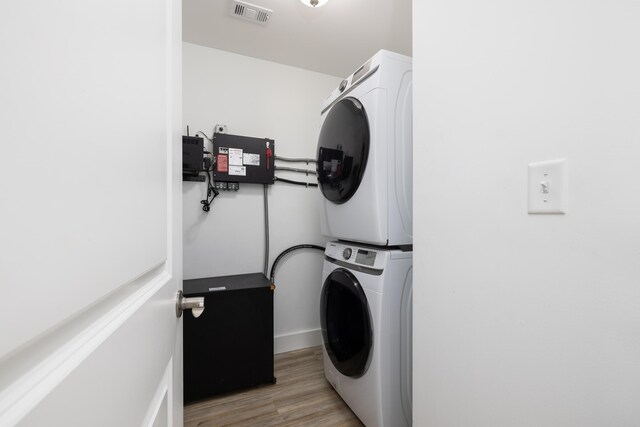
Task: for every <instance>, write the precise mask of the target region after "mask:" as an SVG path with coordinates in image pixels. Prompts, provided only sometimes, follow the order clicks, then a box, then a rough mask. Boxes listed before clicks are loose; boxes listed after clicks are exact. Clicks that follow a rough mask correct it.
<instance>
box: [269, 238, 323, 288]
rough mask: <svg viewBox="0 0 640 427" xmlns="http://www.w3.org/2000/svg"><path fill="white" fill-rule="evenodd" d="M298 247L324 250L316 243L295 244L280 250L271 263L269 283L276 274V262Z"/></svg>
mask: <svg viewBox="0 0 640 427" xmlns="http://www.w3.org/2000/svg"><path fill="white" fill-rule="evenodd" d="M298 249H317V250H319V251H322V252H324V247H322V246H318V245H310V244H304V245H295V246H291V247H290V248H288V249H285V250H284V251H282V253H280V255H278V257H277V258H276V260H275V261H273V265H271V275H270V276H269V280H270V281H271V283H273V280H274V278H275V276H276V266H277V265H278V263H279V262H280V260H281V259H282V257H284V256H285V255H287V254H288V253H289V252H293V251H295V250H298Z"/></svg>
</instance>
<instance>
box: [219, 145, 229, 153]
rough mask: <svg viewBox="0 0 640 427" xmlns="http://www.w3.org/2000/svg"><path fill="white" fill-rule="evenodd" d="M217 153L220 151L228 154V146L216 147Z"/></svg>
mask: <svg viewBox="0 0 640 427" xmlns="http://www.w3.org/2000/svg"><path fill="white" fill-rule="evenodd" d="M218 153H220V154H229V148H228V147H218Z"/></svg>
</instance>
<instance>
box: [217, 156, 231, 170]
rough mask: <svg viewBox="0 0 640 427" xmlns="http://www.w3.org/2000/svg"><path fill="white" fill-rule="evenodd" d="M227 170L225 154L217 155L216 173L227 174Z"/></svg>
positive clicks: (227, 164)
mask: <svg viewBox="0 0 640 427" xmlns="http://www.w3.org/2000/svg"><path fill="white" fill-rule="evenodd" d="M228 170H229V162H228V161H227V155H226V154H218V155H217V156H216V171H217V172H219V173H227V171H228Z"/></svg>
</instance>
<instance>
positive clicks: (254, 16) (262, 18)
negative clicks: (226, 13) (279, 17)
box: [230, 0, 273, 25]
mask: <svg viewBox="0 0 640 427" xmlns="http://www.w3.org/2000/svg"><path fill="white" fill-rule="evenodd" d="M230 1H231V9H230V14H231V16H234V17H236V18H240V19H244V20H245V21H249V22H253V23H255V24H261V25H266V24H267V23H268V22H269V20H270V19H271V15H272V14H273V10H270V9H266V8H264V7H260V6H256V5H254V4H251V3H246V2H244V1H241V0H230Z"/></svg>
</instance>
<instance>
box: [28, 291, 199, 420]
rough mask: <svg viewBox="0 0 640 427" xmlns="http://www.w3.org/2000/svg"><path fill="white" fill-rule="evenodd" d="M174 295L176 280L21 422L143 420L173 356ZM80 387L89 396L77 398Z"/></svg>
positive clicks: (87, 358)
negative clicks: (168, 314)
mask: <svg viewBox="0 0 640 427" xmlns="http://www.w3.org/2000/svg"><path fill="white" fill-rule="evenodd" d="M174 296H175V294H174V291H173V289H172V286H167V285H164V286H161V287H160V289H157V290H156V292H155V293H154V294H153V295H152V296H151V298H150V299H149V300H148V301H147V302H146V303H144V304H142V306H141V307H140V308H139V309H136V310H134V311H132V314H131V316H130V317H129V318H127V319H126V320H125V321H124V322H123V323H122V324H121V326H120V327H118V328H117V329H115V330H114V331H113V332H112V333H111V334H110V335H109V336H108V337H107V338H106V339H104V341H102V342H101V343H100V345H99V346H98V347H97V348H95V349H94V350H93V351H91V352H90V353H89V354H88V356H87V357H86V359H84V360H83V361H82V362H81V363H79V364H78V365H77V366H75V367H74V368H73V369H72V370H70V372H69V373H68V375H66V376H65V377H64V379H63V380H62V381H61V382H60V383H59V384H58V385H57V386H56V387H55V388H54V389H53V390H51V391H50V392H49V393H48V394H47V395H46V396H45V397H44V399H43V400H42V401H41V402H40V403H39V404H38V405H37V406H35V408H34V409H32V410H31V411H30V413H29V414H28V415H27V416H26V417H25V418H24V419H23V420H22V421H21V423H20V424H19V425H25V426H46V425H56V426H58V425H60V426H62V425H77V426H105V427H106V426H119V427H125V426H139V425H143V421H145V415H147V414H148V413H153V412H154V411H153V409H154V408H155V407H157V405H158V401H155V402H154V399H153V397H154V396H156V394H157V393H156V391H157V390H158V388H159V387H160V388H162V387H163V386H166V383H167V380H166V379H165V377H166V376H165V372H166V371H167V361H170V360H172V352H173V342H172V340H171V338H172V337H173V336H175V328H176V327H177V324H176V322H175V321H174V319H172V318H171V317H169V316H166V312H167V311H172V310H175V306H174V305H173V304H172V300H173V297H174ZM188 315H191V314H190V313H188ZM174 318H175V315H174ZM166 331H171V332H172V334H173V335H169V334H168V333H167V332H166ZM96 335H97V336H100V332H98V333H97V334H96ZM100 338H102V337H100ZM81 352H82V350H80V353H81ZM112 367H113V368H112ZM161 379H162V380H161ZM159 382H160V386H159ZM79 393H83V394H85V395H87V396H90V398H85V399H80V400H79V397H80V395H79ZM154 403H155V405H154ZM60 408H67V409H65V410H64V411H60Z"/></svg>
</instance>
